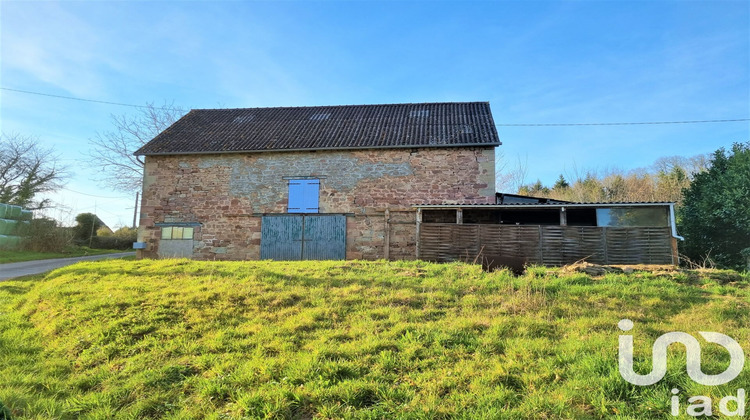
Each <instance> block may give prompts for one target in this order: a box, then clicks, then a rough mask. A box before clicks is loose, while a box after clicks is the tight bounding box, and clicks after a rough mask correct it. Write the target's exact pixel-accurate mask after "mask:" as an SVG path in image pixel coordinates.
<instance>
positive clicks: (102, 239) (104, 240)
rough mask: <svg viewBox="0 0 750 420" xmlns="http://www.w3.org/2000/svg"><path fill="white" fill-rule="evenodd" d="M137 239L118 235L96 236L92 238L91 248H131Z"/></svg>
mask: <svg viewBox="0 0 750 420" xmlns="http://www.w3.org/2000/svg"><path fill="white" fill-rule="evenodd" d="M133 242H135V239H128V238H118V237H116V236H94V237H93V238H91V248H94V249H131V248H133Z"/></svg>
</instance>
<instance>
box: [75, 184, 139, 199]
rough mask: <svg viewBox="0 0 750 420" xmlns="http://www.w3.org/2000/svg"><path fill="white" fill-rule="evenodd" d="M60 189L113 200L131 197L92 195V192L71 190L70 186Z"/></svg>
mask: <svg viewBox="0 0 750 420" xmlns="http://www.w3.org/2000/svg"><path fill="white" fill-rule="evenodd" d="M61 189H63V190H65V191H70V192H73V193H76V194H81V195H87V196H89V197H96V198H109V199H113V200H119V199H130V198H131V197H125V196H119V197H107V196H103V195H94V194H88V193H82V192H80V191H76V190H71V189H70V188H65V187H63V188H61Z"/></svg>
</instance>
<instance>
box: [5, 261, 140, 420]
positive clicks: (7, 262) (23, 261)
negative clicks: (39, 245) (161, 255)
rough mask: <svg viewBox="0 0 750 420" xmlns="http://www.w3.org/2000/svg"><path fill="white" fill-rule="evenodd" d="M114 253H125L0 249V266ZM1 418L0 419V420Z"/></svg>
mask: <svg viewBox="0 0 750 420" xmlns="http://www.w3.org/2000/svg"><path fill="white" fill-rule="evenodd" d="M116 252H127V251H122V250H117V249H93V248H89V247H85V246H81V247H70V248H68V249H66V250H65V251H64V252H36V251H16V250H7V249H0V264H7V263H15V262H24V261H35V260H46V259H51V258H70V257H83V256H86V255H102V254H112V253H116ZM1 419H2V417H0V420H1Z"/></svg>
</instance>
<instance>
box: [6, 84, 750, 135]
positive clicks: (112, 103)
mask: <svg viewBox="0 0 750 420" xmlns="http://www.w3.org/2000/svg"><path fill="white" fill-rule="evenodd" d="M0 90H7V91H9V92H18V93H26V94H29V95H39V96H48V97H51V98H59V99H68V100H73V101H81V102H93V103H97V104H105V105H117V106H128V107H131V108H155V109H171V108H167V107H150V106H146V105H134V104H126V103H122V102H109V101H99V100H95V99H83V98H75V97H72V96H62V95H53V94H49V93H41V92H32V91H29V90H21V89H11V88H6V87H0ZM743 121H750V118H737V119H725V120H690V121H639V122H604V123H528V124H516V123H507V124H505V123H503V124H495V126H497V127H580V126H607V125H659V124H707V123H728V122H743Z"/></svg>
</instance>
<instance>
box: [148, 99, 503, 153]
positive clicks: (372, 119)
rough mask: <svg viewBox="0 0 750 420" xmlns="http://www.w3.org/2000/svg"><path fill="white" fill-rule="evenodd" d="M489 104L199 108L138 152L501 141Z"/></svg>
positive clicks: (464, 144) (463, 144) (459, 144)
mask: <svg viewBox="0 0 750 420" xmlns="http://www.w3.org/2000/svg"><path fill="white" fill-rule="evenodd" d="M498 145H500V140H499V137H498V134H497V129H496V127H495V123H494V120H493V119H492V113H491V111H490V104H489V103H488V102H449V103H416V104H391V105H341V106H316V107H285V108H244V109H194V110H192V111H190V112H189V113H188V114H187V115H185V116H184V117H182V118H181V119H180V120H178V121H177V122H176V123H174V124H173V125H172V126H170V127H169V128H167V129H166V130H164V131H163V132H162V133H160V134H159V135H157V136H156V137H155V138H154V139H153V140H151V141H150V142H148V143H147V144H146V145H144V146H143V147H141V148H140V149H138V150H137V151H136V152H135V154H136V155H160V154H199V153H236V152H261V151H280V150H282V151H293V150H327V149H369V148H403V147H407V148H411V147H467V146H498Z"/></svg>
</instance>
